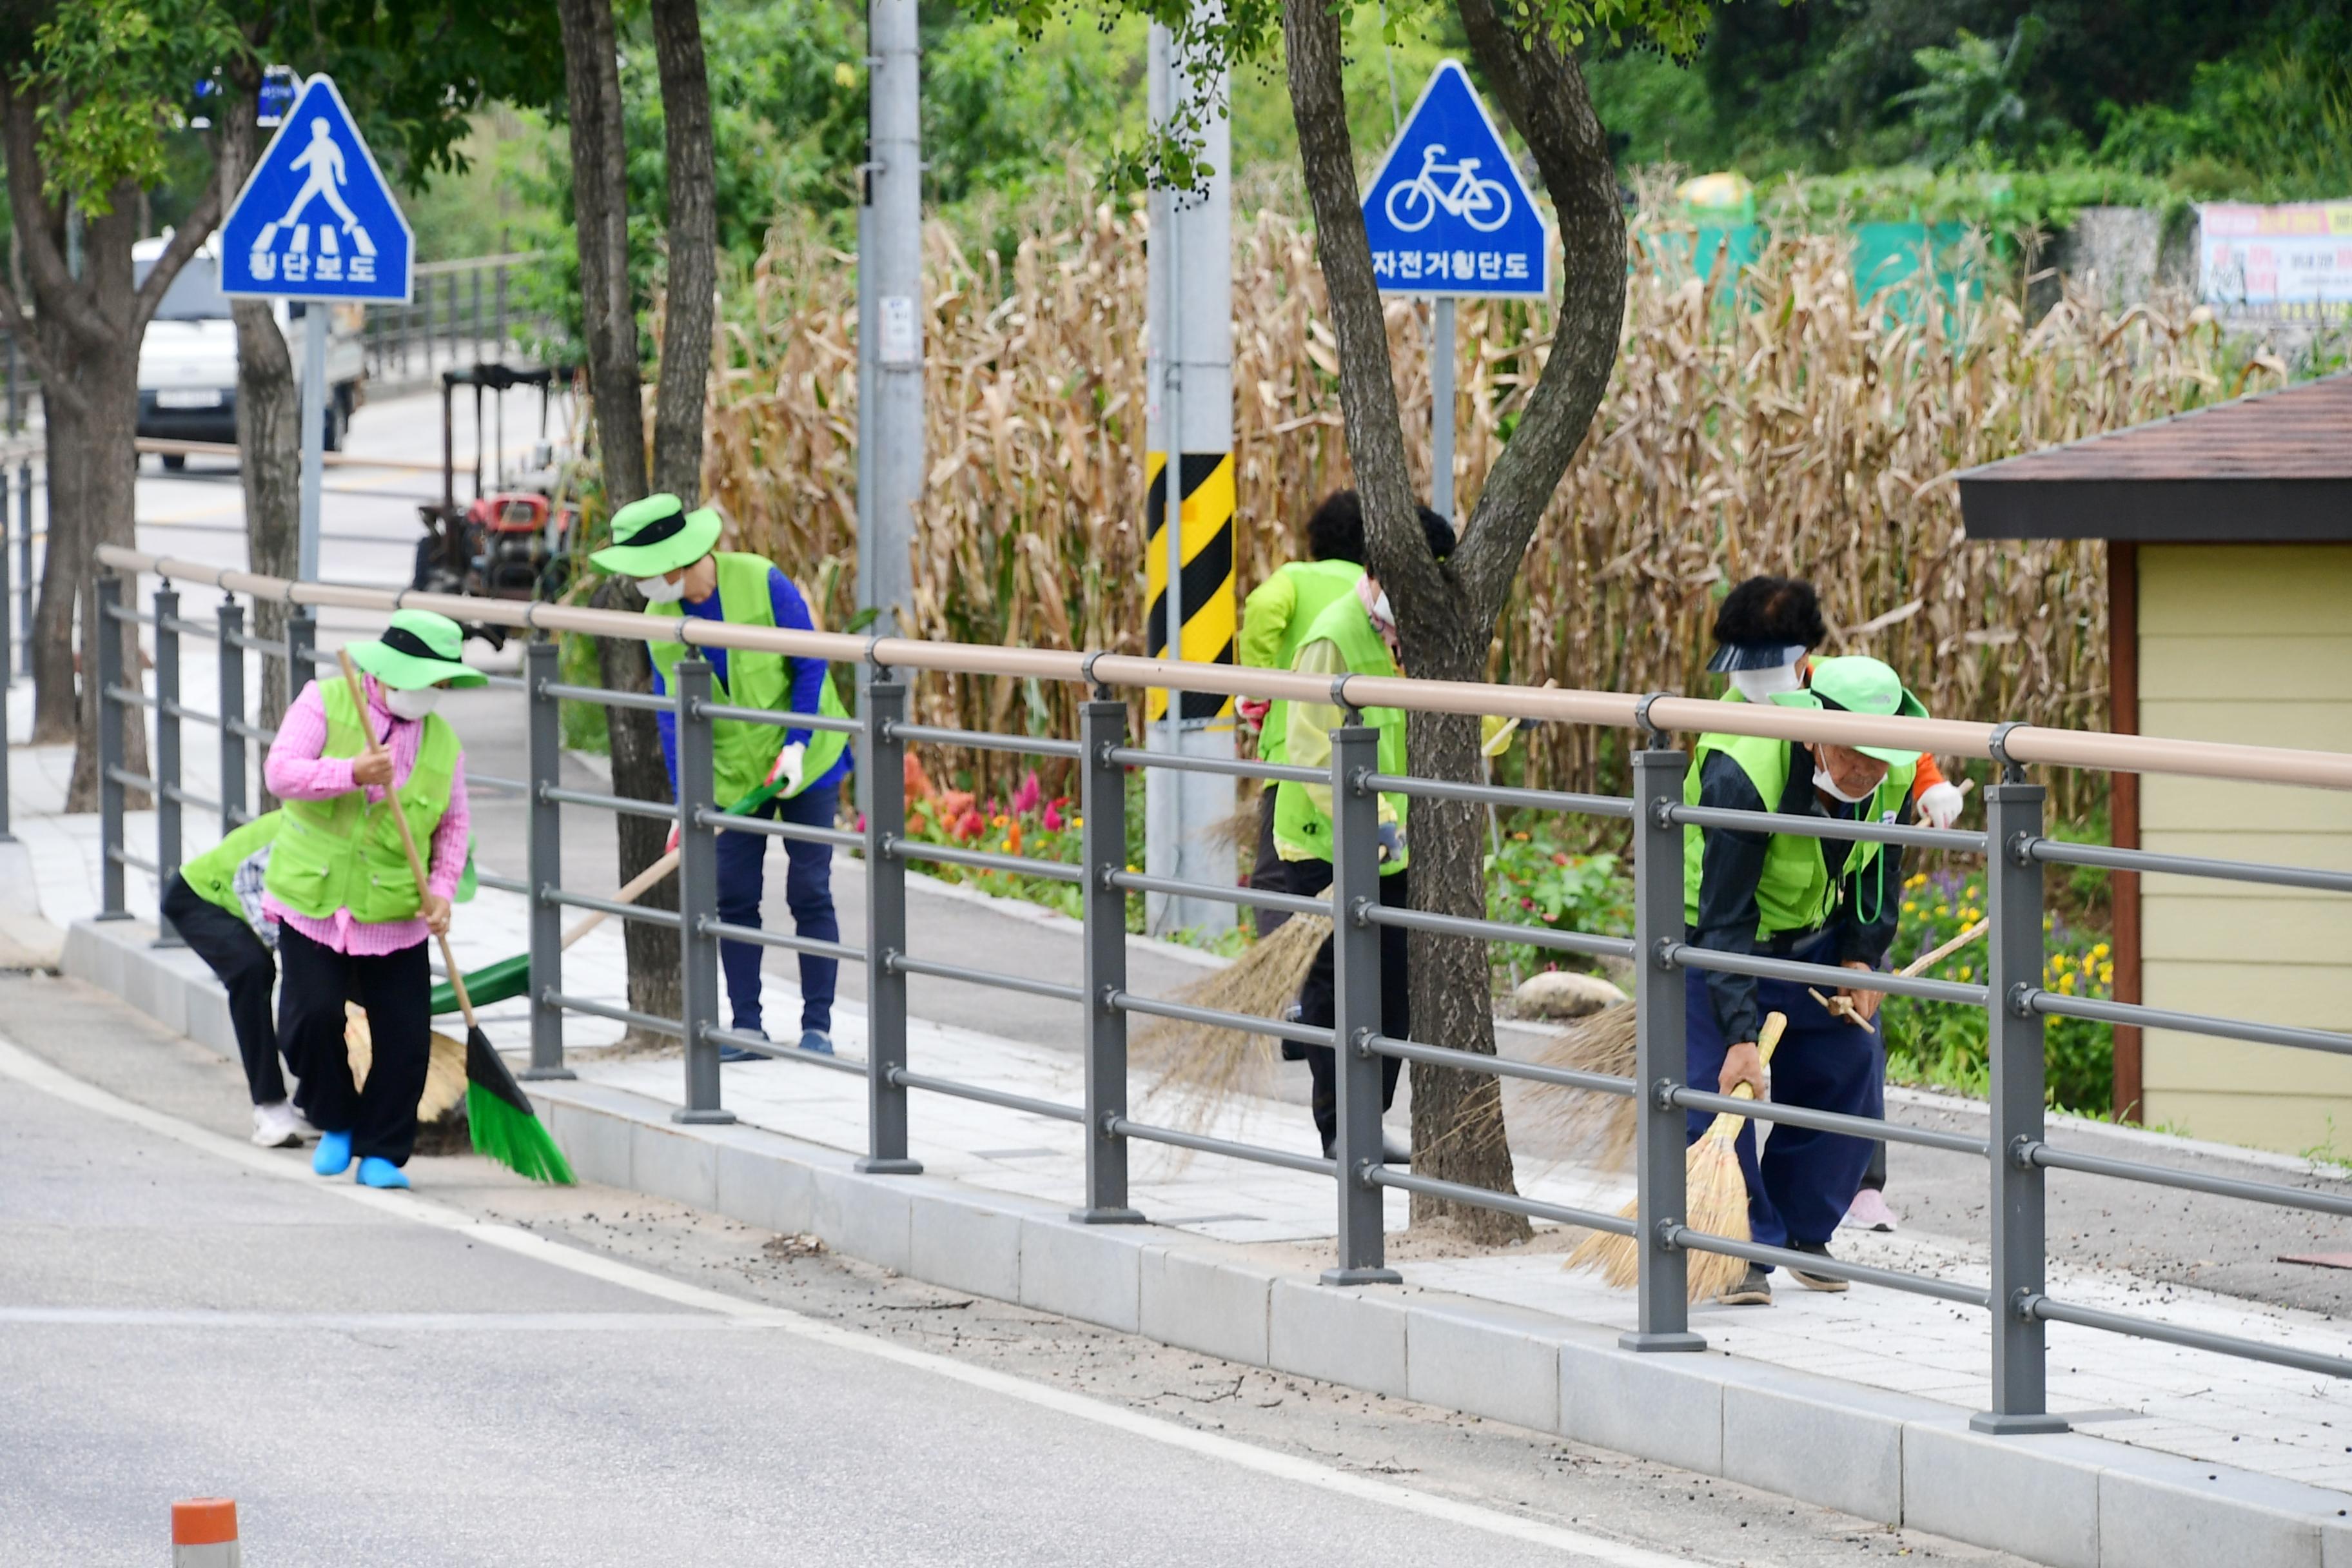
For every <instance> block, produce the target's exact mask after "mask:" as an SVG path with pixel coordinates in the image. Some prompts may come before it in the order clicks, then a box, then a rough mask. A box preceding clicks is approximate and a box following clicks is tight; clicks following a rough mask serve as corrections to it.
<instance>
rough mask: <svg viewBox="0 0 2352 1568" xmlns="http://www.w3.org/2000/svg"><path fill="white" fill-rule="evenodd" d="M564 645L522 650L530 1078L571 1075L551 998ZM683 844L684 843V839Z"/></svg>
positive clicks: (555, 978)
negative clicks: (558, 688) (555, 691)
mask: <svg viewBox="0 0 2352 1568" xmlns="http://www.w3.org/2000/svg"><path fill="white" fill-rule="evenodd" d="M559 653H560V649H559V647H558V645H557V644H556V643H554V642H553V641H551V640H541V641H534V642H530V643H526V644H525V645H524V646H523V650H522V689H523V701H524V703H525V713H526V718H525V734H526V737H527V740H528V744H529V756H530V765H529V768H528V770H527V773H526V777H527V780H528V783H529V784H530V795H528V796H527V797H525V805H524V809H525V811H526V812H528V813H529V817H528V821H529V826H528V828H527V830H526V831H527V835H528V837H527V838H526V840H525V843H524V848H523V856H524V871H523V880H524V881H525V882H527V883H529V884H530V994H531V996H532V997H533V998H534V1000H533V1001H532V1003H531V1008H530V1067H528V1068H524V1069H523V1073H522V1076H523V1077H524V1078H526V1079H551V1078H571V1077H572V1076H573V1074H572V1069H571V1068H567V1067H565V1066H564V1065H563V1009H562V1008H561V1007H559V1006H557V1005H554V1004H553V1003H551V1002H549V1001H547V1000H545V998H546V996H547V994H548V993H549V992H551V991H557V992H560V991H562V989H563V910H562V907H561V906H560V905H558V904H557V903H556V902H555V900H553V899H552V898H551V897H550V896H549V895H551V894H552V893H553V892H554V891H555V890H556V889H559V888H561V887H562V885H563V807H562V806H561V805H558V804H556V803H555V802H554V801H551V800H550V799H548V798H547V792H548V791H549V790H551V789H552V788H554V787H556V786H557V785H558V784H562V774H561V773H560V772H559V769H560V767H561V765H562V761H563V716H562V704H561V703H559V702H558V701H557V700H555V699H554V698H552V697H551V696H549V695H548V694H547V687H548V685H549V683H550V682H552V681H557V680H561V679H562V664H561V659H560V658H559ZM681 842H683V840H681Z"/></svg>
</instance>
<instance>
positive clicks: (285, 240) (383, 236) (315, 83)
mask: <svg viewBox="0 0 2352 1568" xmlns="http://www.w3.org/2000/svg"><path fill="white" fill-rule="evenodd" d="M415 249H416V247H415V237H414V236H412V235H411V233H410V231H409V227H408V219H407V218H406V217H405V216H403V215H402V213H401V210H400V205H399V204H398V203H397V202H395V201H394V200H393V199H392V187H391V186H390V185H389V184H386V183H385V180H384V177H383V170H381V169H379V168H377V167H376V163H375V157H374V154H373V153H370V152H369V151H368V147H367V143H366V142H363V141H362V140H361V139H360V133H359V129H358V127H356V126H355V125H353V124H352V112H351V110H349V109H347V108H345V107H344V106H343V99H342V95H341V93H339V92H337V91H336V90H335V84H334V83H333V82H332V81H330V80H329V79H327V78H325V77H323V76H314V77H312V78H311V79H310V80H309V81H308V82H306V83H304V84H303V87H302V92H301V96H300V97H299V98H297V99H296V100H294V106H293V107H292V108H291V109H289V110H286V116H285V120H284V122H283V123H281V124H280V125H279V126H278V134H277V135H275V136H273V137H271V138H270V140H269V145H268V148H266V149H265V150H264V151H263V152H262V154H261V160H260V162H259V163H256V164H255V165H254V168H253V174H252V176H251V177H250V178H248V179H247V181H246V182H245V188H244V189H243V190H241V191H239V192H237V194H236V204H235V205H232V206H231V207H230V208H229V212H228V217H227V219H226V221H225V222H223V223H222V225H221V237H220V256H221V259H220V285H221V292H222V293H224V294H227V295H230V296H232V297H241V298H246V299H254V298H259V299H268V300H303V301H305V302H306V303H305V307H304V310H303V313H302V330H303V331H302V531H301V557H300V560H301V563H300V565H299V568H298V571H297V574H298V575H299V576H300V577H301V578H302V580H303V581H305V582H310V581H314V580H315V579H316V578H317V577H318V575H319V495H320V470H321V468H322V467H323V466H324V457H325V447H326V424H327V312H326V311H325V310H323V309H320V307H321V306H325V305H337V304H360V303H374V304H402V305H404V304H406V303H407V302H408V300H409V297H410V291H411V289H412V288H413V287H414V270H415Z"/></svg>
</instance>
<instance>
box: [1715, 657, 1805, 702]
mask: <svg viewBox="0 0 2352 1568" xmlns="http://www.w3.org/2000/svg"><path fill="white" fill-rule="evenodd" d="M1731 685H1732V689H1734V690H1736V691H1738V693H1739V695H1741V696H1742V697H1745V698H1746V699H1748V701H1750V702H1769V701H1770V700H1772V694H1773V693H1774V692H1776V691H1794V690H1796V689H1797V667H1796V666H1795V665H1793V664H1783V665H1776V666H1774V667H1773V668H1770V669H1735V670H1733V671H1732V672H1731Z"/></svg>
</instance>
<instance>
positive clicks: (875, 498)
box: [857, 0, 925, 637]
mask: <svg viewBox="0 0 2352 1568" xmlns="http://www.w3.org/2000/svg"><path fill="white" fill-rule="evenodd" d="M866 38H867V47H868V48H869V49H870V50H871V53H870V54H869V55H868V56H867V58H866V66H867V68H868V70H869V72H870V74H869V76H868V77H867V80H866V167H865V168H864V169H863V170H862V171H860V175H861V177H860V179H859V181H858V189H859V192H860V205H859V206H858V210H857V304H858V311H857V432H858V439H857V478H858V485H857V603H858V607H859V608H861V609H869V608H870V609H874V610H876V611H877V612H878V613H877V615H876V616H875V619H874V628H873V629H874V630H875V631H877V632H878V633H881V634H882V635H884V636H889V637H895V636H898V634H899V633H900V631H901V629H902V626H901V619H900V617H902V616H908V615H909V614H910V613H911V611H912V608H913V605H914V597H915V592H914V568H913V566H912V564H911V563H910V561H909V554H910V550H911V546H912V544H913V542H914V534H915V508H916V506H917V505H918V504H919V502H920V500H921V499H922V489H923V473H924V469H925V462H924V457H923V147H922V99H921V85H920V83H921V47H920V40H919V37H918V35H917V31H916V18H915V0H867V4H866Z"/></svg>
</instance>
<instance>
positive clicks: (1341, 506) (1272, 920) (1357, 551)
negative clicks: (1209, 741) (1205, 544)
mask: <svg viewBox="0 0 2352 1568" xmlns="http://www.w3.org/2000/svg"><path fill="white" fill-rule="evenodd" d="M1307 557H1308V558H1307V560H1305V561H1291V562H1286V563H1284V564H1282V565H1281V566H1278V567H1276V569H1275V570H1274V572H1273V573H1272V574H1270V575H1269V576H1268V577H1267V578H1266V580H1265V582H1263V583H1260V584H1258V585H1257V586H1256V587H1255V588H1253V589H1251V590H1250V595H1249V597H1248V598H1247V599H1244V601H1242V631H1241V637H1240V639H1239V641H1238V643H1237V645H1236V648H1235V651H1236V652H1237V653H1238V654H1239V656H1240V658H1241V661H1242V663H1243V664H1244V665H1245V666H1247V667H1249V668H1253V669H1288V668H1290V661H1291V660H1292V659H1294V658H1297V656H1298V645H1299V644H1301V643H1303V642H1305V641H1306V640H1307V630H1308V628H1309V627H1311V626H1314V624H1315V621H1316V618H1317V617H1318V616H1321V615H1322V613H1323V612H1324V611H1325V610H1327V609H1328V608H1330V607H1331V605H1333V604H1334V603H1335V602H1337V601H1338V600H1339V599H1340V598H1342V597H1344V596H1345V595H1347V594H1348V593H1349V591H1350V590H1352V589H1353V588H1354V587H1355V585H1356V584H1358V583H1360V582H1361V581H1362V580H1363V576H1364V508H1363V503H1362V501H1360V500H1358V499H1357V496H1356V492H1355V491H1354V490H1351V489H1349V490H1333V491H1332V492H1331V493H1330V494H1329V495H1328V496H1325V497H1324V498H1323V504H1322V505H1320V506H1318V507H1317V508H1316V509H1315V515H1314V516H1312V517H1310V518H1308V519H1307ZM1235 707H1236V710H1237V711H1238V712H1239V713H1240V714H1241V716H1242V720H1243V721H1244V723H1246V724H1248V725H1250V726H1252V727H1253V728H1255V730H1256V731H1257V755H1258V761H1260V762H1262V763H1284V762H1287V761H1289V760H1290V743H1289V736H1288V734H1287V733H1286V731H1287V730H1288V728H1289V724H1290V705H1289V704H1288V703H1286V702H1263V701H1259V700H1256V699H1255V698H1247V697H1245V698H1244V699H1242V700H1241V701H1240V702H1239V703H1237V704H1236V705H1235ZM1275 796H1276V791H1275V790H1274V789H1272V788H1266V789H1261V790H1260V791H1258V796H1257V858H1256V861H1255V864H1253V865H1252V867H1251V868H1250V879H1249V885H1250V886H1251V887H1253V888H1259V889H1265V890H1267V891H1271V892H1279V891H1281V890H1282V889H1284V888H1286V886H1288V885H1289V884H1288V879H1287V878H1286V875H1285V873H1284V871H1283V868H1282V867H1283V862H1282V856H1281V855H1280V853H1279V852H1277V851H1276V848H1275V847H1274V803H1275ZM1254 918H1255V921H1256V923H1257V934H1258V935H1259V936H1261V937H1263V936H1265V935H1267V934H1268V933H1270V932H1271V931H1274V929H1275V928H1276V927H1277V926H1279V925H1280V924H1282V922H1283V921H1286V920H1288V919H1289V918H1290V916H1289V915H1288V914H1287V913H1286V912H1285V911H1283V910H1256V911H1255V913H1254Z"/></svg>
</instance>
